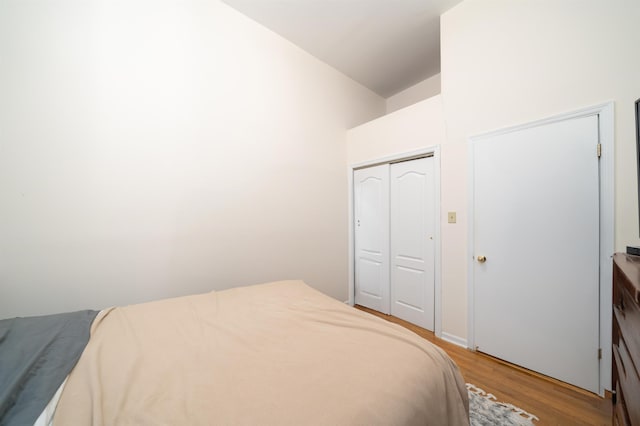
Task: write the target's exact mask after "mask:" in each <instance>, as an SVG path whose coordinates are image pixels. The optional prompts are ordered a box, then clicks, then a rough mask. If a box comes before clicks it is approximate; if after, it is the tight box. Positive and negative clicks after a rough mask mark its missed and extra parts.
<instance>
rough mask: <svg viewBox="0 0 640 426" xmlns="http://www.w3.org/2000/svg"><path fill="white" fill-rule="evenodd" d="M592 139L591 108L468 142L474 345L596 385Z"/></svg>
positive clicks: (593, 121) (595, 169) (596, 284)
mask: <svg viewBox="0 0 640 426" xmlns="http://www.w3.org/2000/svg"><path fill="white" fill-rule="evenodd" d="M597 143H598V117H597V115H594V116H589V117H582V118H573V119H568V120H565V121H561V122H555V123H552V124H546V125H542V126H538V127H533V128H529V129H524V130H518V131H514V132H510V133H507V134H502V135H498V136H492V137H489V138H487V139H482V140H478V141H474V142H473V146H472V152H473V170H474V172H473V230H474V234H473V241H474V247H473V251H474V264H473V265H474V266H473V268H472V273H473V283H474V284H473V289H474V291H473V293H474V300H473V303H474V307H473V309H474V334H475V344H476V345H477V347H478V350H480V351H482V352H486V353H488V354H491V355H494V356H496V357H498V358H501V359H504V360H507V361H510V362H513V363H515V364H518V365H521V366H524V367H526V368H529V369H531V370H534V371H538V372H540V373H543V374H545V375H549V376H551V377H555V378H557V379H560V380H562V381H565V382H568V383H571V384H574V385H576V386H579V387H581V388H584V389H587V390H590V391H592V392H596V393H597V392H598V391H599V386H598V385H599V361H598V330H599V304H598V292H599V277H598V274H599V204H598V197H599V189H598V182H599V179H598V158H597V155H596V146H597ZM482 256H484V257H486V261H484V262H482V263H481V262H480V261H481V260H482Z"/></svg>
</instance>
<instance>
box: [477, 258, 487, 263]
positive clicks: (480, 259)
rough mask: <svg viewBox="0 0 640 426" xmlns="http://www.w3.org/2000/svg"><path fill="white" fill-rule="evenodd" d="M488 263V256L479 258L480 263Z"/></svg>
mask: <svg viewBox="0 0 640 426" xmlns="http://www.w3.org/2000/svg"><path fill="white" fill-rule="evenodd" d="M486 261H487V258H486V256H478V262H480V263H484V262H486Z"/></svg>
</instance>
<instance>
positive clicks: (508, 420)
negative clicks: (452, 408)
mask: <svg viewBox="0 0 640 426" xmlns="http://www.w3.org/2000/svg"><path fill="white" fill-rule="evenodd" d="M467 389H468V390H469V418H470V420H471V426H511V425H514V426H532V425H533V420H540V419H538V418H537V417H536V416H534V415H533V414H530V413H527V412H526V411H524V410H523V409H521V408H518V407H516V406H515V405H511V404H507V403H504V402H498V401H497V400H496V397H495V396H493V395H492V394H490V393H486V392H485V391H483V390H482V389H480V388H478V387H476V386H474V385H472V384H471V383H467Z"/></svg>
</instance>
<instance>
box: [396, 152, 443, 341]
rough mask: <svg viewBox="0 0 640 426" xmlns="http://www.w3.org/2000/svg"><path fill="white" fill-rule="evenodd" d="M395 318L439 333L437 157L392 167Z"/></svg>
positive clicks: (406, 162)
mask: <svg viewBox="0 0 640 426" xmlns="http://www.w3.org/2000/svg"><path fill="white" fill-rule="evenodd" d="M390 180H391V183H390V185H391V198H390V203H391V234H390V239H391V315H393V316H396V317H398V318H402V319H404V320H406V321H409V322H411V323H413V324H416V325H419V326H420V327H423V328H426V329H428V330H432V331H433V328H434V327H433V324H434V280H435V269H434V268H435V265H434V256H435V250H434V231H435V175H434V160H433V157H427V158H421V159H418V160H411V161H403V162H400V163H394V164H391V167H390Z"/></svg>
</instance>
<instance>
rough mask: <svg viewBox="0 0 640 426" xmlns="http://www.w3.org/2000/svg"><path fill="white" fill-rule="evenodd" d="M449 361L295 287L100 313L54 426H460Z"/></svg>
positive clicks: (457, 381)
mask: <svg viewBox="0 0 640 426" xmlns="http://www.w3.org/2000/svg"><path fill="white" fill-rule="evenodd" d="M467 398H468V397H467V391H466V388H465V385H464V382H463V380H462V377H461V376H460V374H459V371H458V368H457V367H456V365H455V364H454V362H453V361H452V360H451V359H450V358H449V357H448V356H447V355H446V354H445V353H444V352H443V351H442V350H441V349H439V348H438V347H436V346H434V345H432V344H431V343H429V342H427V341H426V340H424V339H422V338H421V337H419V336H418V335H416V334H414V333H412V332H411V331H409V330H406V329H404V328H402V327H400V326H398V325H395V324H392V323H389V322H387V321H384V320H382V319H380V318H377V317H374V316H372V315H369V314H367V313H364V312H361V311H358V310H356V309H354V308H352V307H350V306H347V305H345V304H343V303H340V302H338V301H336V300H334V299H331V298H329V297H327V296H325V295H323V294H322V293H320V292H318V291H316V290H314V289H312V288H311V287H309V286H308V285H306V284H305V283H303V282H302V281H281V282H275V283H268V284H262V285H257V286H250V287H241V288H234V289H229V290H225V291H220V292H211V293H207V294H201V295H194V296H187V297H180V298H174V299H167V300H161V301H157V302H151V303H145V304H140V305H133V306H127V307H119V308H112V309H108V310H104V311H102V312H101V313H100V314H99V315H98V317H97V318H96V319H95V321H94V322H93V324H92V328H91V338H90V340H89V343H88V345H87V346H86V348H85V350H84V352H83V354H82V356H81V357H80V360H79V361H78V363H77V365H76V366H75V368H74V369H73V371H72V372H71V374H70V375H69V377H68V378H67V382H66V385H65V386H64V390H63V392H62V396H61V398H60V401H59V403H58V406H57V409H56V413H55V417H54V419H53V420H54V424H55V425H88V424H96V425H115V424H118V425H131V424H136V425H159V424H166V425H169V424H172V425H183V424H190V425H205V424H207V425H210V424H219V425H257V424H260V425H294V424H295V425H301V424H304V425H351V424H354V425H355V424H367V425H376V424H379V425H412V424H416V425H417V424H422V425H426V424H432V425H465V424H468V423H469V418H468V399H467Z"/></svg>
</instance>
